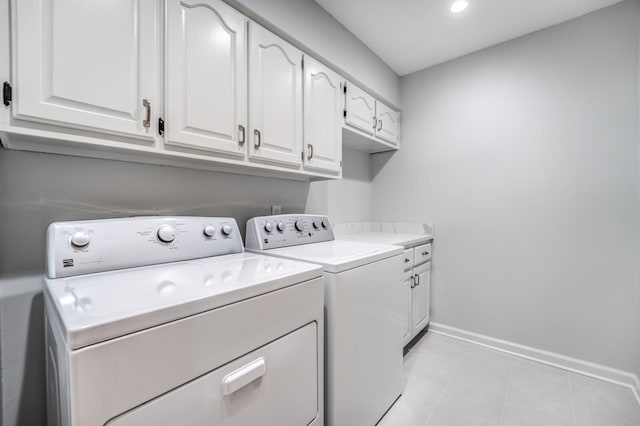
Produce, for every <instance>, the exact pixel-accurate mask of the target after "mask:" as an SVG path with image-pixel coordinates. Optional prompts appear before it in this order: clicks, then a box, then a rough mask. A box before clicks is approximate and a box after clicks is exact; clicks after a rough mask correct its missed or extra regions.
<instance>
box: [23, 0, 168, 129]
mask: <svg viewBox="0 0 640 426" xmlns="http://www.w3.org/2000/svg"><path fill="white" fill-rule="evenodd" d="M12 6H13V7H14V8H15V15H14V18H15V19H14V23H15V29H14V31H15V32H14V34H15V37H16V39H15V40H16V42H15V51H14V61H13V63H14V79H15V81H14V84H15V95H16V102H15V108H14V116H15V117H16V118H20V119H25V120H33V121H40V122H46V123H52V124H57V125H62V126H67V127H77V128H82V129H89V130H92V131H98V132H108V133H115V134H121V135H125V136H133V137H137V138H143V139H153V138H154V135H155V134H156V126H155V123H154V121H155V120H153V117H155V116H156V111H157V108H158V106H159V105H158V104H157V101H158V95H157V94H158V85H159V77H158V76H159V68H160V67H159V64H158V62H157V60H158V39H159V37H158V25H157V16H158V11H157V7H158V2H156V1H155V0H110V1H106V2H93V1H83V0H56V1H53V0H14V2H13V3H12ZM145 100H146V102H145ZM147 114H149V116H148V115H147ZM147 118H149V120H147Z"/></svg>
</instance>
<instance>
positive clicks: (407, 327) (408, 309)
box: [402, 271, 413, 346]
mask: <svg viewBox="0 0 640 426" xmlns="http://www.w3.org/2000/svg"><path fill="white" fill-rule="evenodd" d="M412 277H413V272H412V271H409V272H405V274H404V281H403V284H402V286H403V287H402V300H403V303H404V317H403V322H402V324H403V325H402V346H405V345H406V344H407V343H409V342H410V341H411V338H412V337H413V335H412V334H411V332H412V331H413V324H412V319H411V317H412V311H413V306H412V305H413V301H412V293H413V289H412V288H411V286H412V285H413V278H412Z"/></svg>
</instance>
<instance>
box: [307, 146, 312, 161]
mask: <svg viewBox="0 0 640 426" xmlns="http://www.w3.org/2000/svg"><path fill="white" fill-rule="evenodd" d="M307 152H309V154H308V156H307V160H311V159H312V158H313V145H311V144H307Z"/></svg>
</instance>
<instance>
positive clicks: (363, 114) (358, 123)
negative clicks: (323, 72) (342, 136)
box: [345, 83, 376, 135]
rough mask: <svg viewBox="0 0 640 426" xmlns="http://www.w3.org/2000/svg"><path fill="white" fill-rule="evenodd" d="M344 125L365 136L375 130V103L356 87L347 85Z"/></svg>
mask: <svg viewBox="0 0 640 426" xmlns="http://www.w3.org/2000/svg"><path fill="white" fill-rule="evenodd" d="M345 106H346V109H347V116H346V117H345V123H346V124H348V125H349V126H352V127H355V128H356V129H359V130H361V131H363V132H365V133H367V134H370V135H373V133H374V130H375V127H374V126H375V124H376V123H375V119H376V118H375V117H376V101H375V99H374V98H373V97H372V96H369V94H367V93H366V92H365V91H364V90H362V89H360V88H359V87H358V86H356V85H354V84H351V83H347V95H346V102H345Z"/></svg>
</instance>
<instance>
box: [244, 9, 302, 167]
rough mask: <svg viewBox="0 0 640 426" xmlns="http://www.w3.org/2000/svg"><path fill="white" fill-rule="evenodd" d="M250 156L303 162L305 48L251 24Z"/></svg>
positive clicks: (291, 163) (287, 162)
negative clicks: (303, 50) (303, 49)
mask: <svg viewBox="0 0 640 426" xmlns="http://www.w3.org/2000/svg"><path fill="white" fill-rule="evenodd" d="M249 75H250V77H249V105H250V106H249V108H250V110H249V118H250V120H251V121H250V132H249V141H250V142H251V143H250V145H249V156H250V158H251V159H254V160H264V161H268V162H275V163H278V164H279V165H286V166H297V167H298V168H299V167H300V166H301V165H302V52H301V51H299V50H298V49H296V48H295V47H293V46H291V45H290V44H289V43H287V42H286V41H284V40H282V39H281V38H279V37H277V36H276V35H274V34H272V33H271V32H269V31H267V30H265V29H264V28H262V27H261V26H259V25H257V24H255V23H254V22H251V23H250V24H249Z"/></svg>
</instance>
